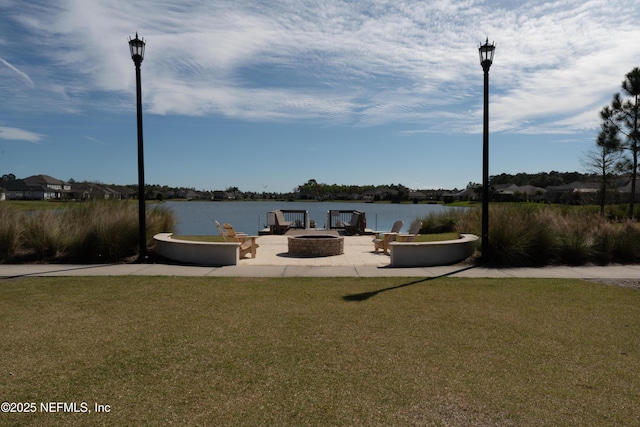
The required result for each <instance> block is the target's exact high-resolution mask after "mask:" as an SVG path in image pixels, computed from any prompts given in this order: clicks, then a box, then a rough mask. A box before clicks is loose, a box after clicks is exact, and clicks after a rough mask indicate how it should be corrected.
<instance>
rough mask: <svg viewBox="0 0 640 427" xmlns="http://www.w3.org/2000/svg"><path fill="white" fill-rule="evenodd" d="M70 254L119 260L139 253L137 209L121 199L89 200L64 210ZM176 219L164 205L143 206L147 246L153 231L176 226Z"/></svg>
mask: <svg viewBox="0 0 640 427" xmlns="http://www.w3.org/2000/svg"><path fill="white" fill-rule="evenodd" d="M67 214H68V219H69V221H67V223H68V224H70V225H71V226H70V227H69V229H68V233H69V241H68V246H67V247H68V250H69V254H70V255H71V256H73V257H78V258H85V259H93V260H102V261H107V262H113V261H118V260H121V259H124V258H127V257H130V256H133V255H136V254H137V253H138V243H139V242H138V220H139V219H138V209H137V207H135V206H133V205H129V204H122V203H117V204H116V203H89V204H87V205H86V206H84V207H82V208H80V209H74V210H69V211H68V212H67ZM175 224H176V219H175V216H174V215H173V213H172V212H171V211H169V210H168V209H164V208H154V209H147V210H146V226H147V246H149V244H150V243H151V238H152V237H153V235H155V234H157V233H159V232H163V231H167V232H171V231H173V229H174V228H175Z"/></svg>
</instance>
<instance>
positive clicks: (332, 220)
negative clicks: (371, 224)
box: [327, 210, 366, 231]
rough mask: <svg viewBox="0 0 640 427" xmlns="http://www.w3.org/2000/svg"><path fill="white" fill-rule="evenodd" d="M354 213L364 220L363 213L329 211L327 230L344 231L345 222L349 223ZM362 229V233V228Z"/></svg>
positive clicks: (355, 211)
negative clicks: (361, 216)
mask: <svg viewBox="0 0 640 427" xmlns="http://www.w3.org/2000/svg"><path fill="white" fill-rule="evenodd" d="M354 213H359V214H361V215H363V218H364V215H365V213H364V212H362V211H358V210H331V211H329V212H327V228H329V229H331V230H335V229H344V224H345V222H350V221H351V217H352V216H353V214H354ZM365 221H366V220H365ZM362 228H363V231H364V226H363V227H362Z"/></svg>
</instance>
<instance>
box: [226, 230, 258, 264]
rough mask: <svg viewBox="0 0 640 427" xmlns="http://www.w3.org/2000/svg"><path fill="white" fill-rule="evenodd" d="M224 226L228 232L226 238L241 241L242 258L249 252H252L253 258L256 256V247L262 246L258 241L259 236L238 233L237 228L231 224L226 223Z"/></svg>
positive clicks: (230, 240) (231, 240)
mask: <svg viewBox="0 0 640 427" xmlns="http://www.w3.org/2000/svg"><path fill="white" fill-rule="evenodd" d="M223 227H224V230H225V234H226V237H225V240H226V239H229V240H228V241H229V242H240V258H244V256H245V255H247V254H251V258H255V257H256V249H258V247H260V245H258V244H257V243H256V239H257V236H248V235H246V234H245V233H236V230H235V229H234V228H233V226H232V225H231V224H224V225H223Z"/></svg>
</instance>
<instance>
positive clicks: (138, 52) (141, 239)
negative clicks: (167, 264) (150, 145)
mask: <svg viewBox="0 0 640 427" xmlns="http://www.w3.org/2000/svg"><path fill="white" fill-rule="evenodd" d="M144 47H145V43H144V39H139V38H138V33H136V38H135V39H131V37H129V49H130V50H131V59H133V63H134V64H135V65H136V101H137V105H138V243H139V246H140V247H139V254H138V262H139V263H144V262H145V260H146V257H147V224H146V212H145V197H144V147H143V142H142V88H141V85H140V65H141V64H142V59H143V58H144Z"/></svg>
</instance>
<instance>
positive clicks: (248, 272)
mask: <svg viewBox="0 0 640 427" xmlns="http://www.w3.org/2000/svg"><path fill="white" fill-rule="evenodd" d="M371 239H372V237H371V236H350V237H346V238H345V246H344V254H343V255H337V256H330V257H318V258H296V257H291V256H288V255H287V237H286V236H261V237H260V238H259V239H258V244H259V245H260V247H259V248H258V255H257V257H256V258H255V259H252V258H244V259H242V260H240V263H239V264H238V265H235V266H227V267H201V266H187V265H174V264H170V263H166V264H165V263H154V264H108V265H105V264H97V265H69V264H19V265H15V264H12V265H7V264H4V265H0V278H3V279H7V278H19V277H37V276H199V277H224V276H227V277H440V276H452V277H478V278H479V277H496V278H497V277H506V278H508V277H537V278H577V279H629V280H640V265H615V266H606V267H601V266H586V267H570V266H553V267H544V268H508V269H491V268H485V267H476V266H475V265H473V264H469V263H461V264H456V265H450V266H439V267H414V268H393V267H390V266H389V262H390V259H389V258H390V257H389V255H386V254H383V253H381V252H378V253H375V252H374V251H373V243H372V242H371Z"/></svg>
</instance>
